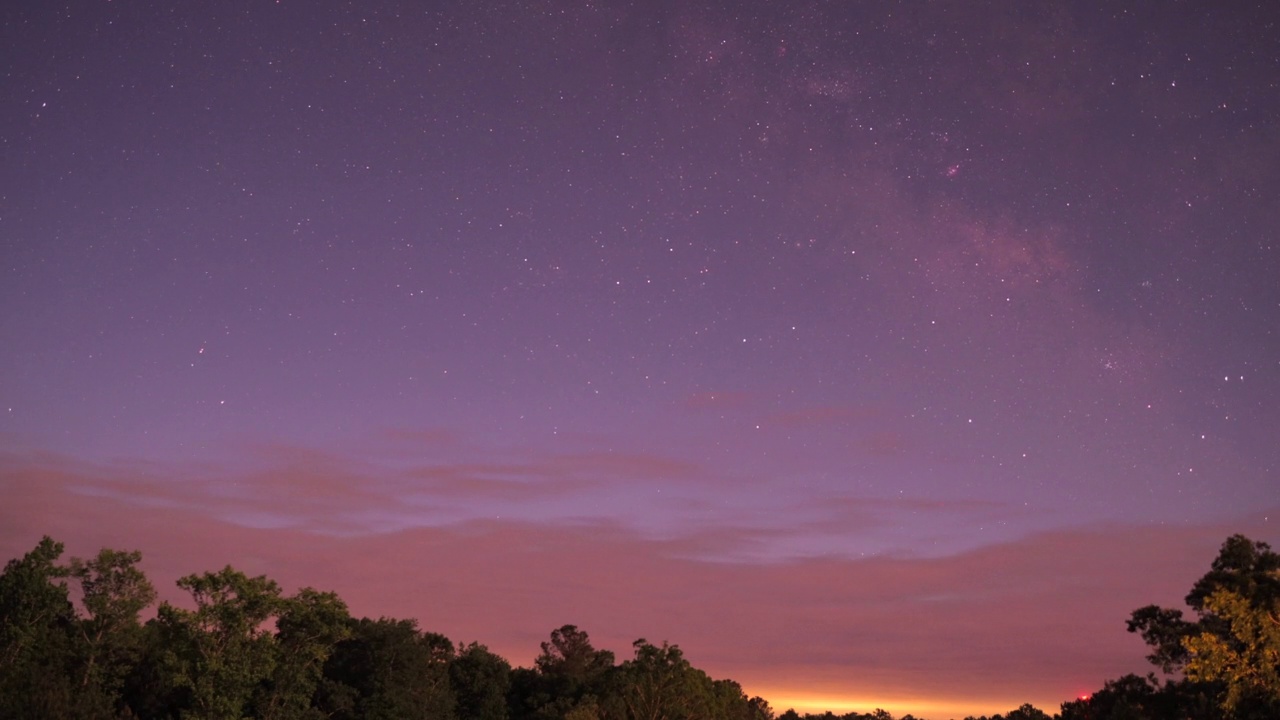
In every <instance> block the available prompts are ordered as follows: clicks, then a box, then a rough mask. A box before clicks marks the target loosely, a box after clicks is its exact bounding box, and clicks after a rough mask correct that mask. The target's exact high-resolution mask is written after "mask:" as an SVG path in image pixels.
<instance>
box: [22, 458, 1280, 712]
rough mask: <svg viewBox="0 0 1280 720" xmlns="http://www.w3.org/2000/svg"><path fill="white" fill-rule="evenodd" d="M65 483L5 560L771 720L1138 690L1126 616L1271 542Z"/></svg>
mask: <svg viewBox="0 0 1280 720" xmlns="http://www.w3.org/2000/svg"><path fill="white" fill-rule="evenodd" d="M83 470H84V468H83V467H79V466H74V465H69V466H68V467H63V468H56V467H50V466H49V464H48V463H46V465H45V466H44V467H42V468H41V467H32V466H30V465H26V466H20V465H17V464H15V463H13V462H6V463H5V464H4V466H3V469H2V470H0V491H2V492H3V494H4V497H5V498H6V502H5V504H4V505H3V507H2V508H0V551H3V552H4V553H5V555H6V557H14V556H17V555H20V554H21V553H23V552H26V551H27V550H29V549H30V548H31V547H32V546H33V545H34V544H35V542H36V540H38V538H39V536H40V535H42V534H49V535H52V536H53V537H55V538H57V539H60V540H64V541H65V542H66V543H67V544H68V549H69V552H70V553H71V554H75V555H81V556H83V555H88V554H91V553H93V552H94V551H96V549H97V548H98V547H101V546H110V547H116V548H121V549H140V550H142V551H143V553H144V568H145V569H146V570H147V571H148V572H149V573H150V574H151V576H152V577H153V579H154V580H155V581H156V582H157V585H158V586H160V587H161V588H163V593H164V597H167V598H170V599H173V598H175V597H176V594H175V590H174V588H173V585H172V583H173V581H174V580H175V579H176V578H177V577H179V576H181V575H183V574H187V573H190V572H197V571H204V570H209V569H215V568H218V567H221V566H223V565H225V564H227V563H231V564H233V565H235V566H237V567H239V568H241V569H243V570H245V571H247V572H251V573H265V574H267V575H270V576H271V577H273V578H275V579H277V580H278V581H280V582H281V583H282V584H283V585H284V586H285V587H286V588H290V589H293V588H297V587H300V586H304V585H309V586H315V587H320V588H324V589H333V590H336V591H337V592H338V593H339V594H340V595H342V597H343V598H345V599H346V600H347V601H348V602H349V603H350V605H351V607H352V608H353V610H354V611H355V612H356V613H359V614H366V615H371V616H379V615H387V616H394V617H416V618H419V619H420V620H421V622H422V624H423V626H424V627H425V628H428V629H431V630H434V631H438V632H443V633H445V634H446V635H448V636H449V637H451V638H452V639H454V640H458V641H470V640H479V641H482V642H485V643H487V644H489V645H490V646H491V647H493V648H494V649H495V651H497V652H500V653H502V654H504V655H505V656H507V657H508V658H509V659H511V660H512V661H513V662H516V663H528V662H529V661H530V660H531V658H532V656H533V655H534V653H536V650H537V643H538V642H539V641H540V640H541V639H544V638H545V635H546V633H547V632H549V630H550V629H551V628H553V627H557V626H559V625H561V624H564V623H568V622H572V623H575V624H578V625H579V626H581V627H583V628H584V629H586V630H588V631H589V632H590V633H591V634H592V637H593V638H594V639H595V640H596V641H597V644H598V645H600V646H602V647H608V648H610V649H613V650H615V651H617V652H618V653H619V654H620V655H624V656H625V654H626V649H627V647H628V646H629V643H630V641H631V640H633V639H634V638H636V637H641V636H643V637H647V638H649V639H651V640H661V639H666V640H670V641H672V642H675V643H678V644H679V645H681V647H682V648H684V649H685V651H686V653H687V655H688V656H689V658H690V659H691V660H692V661H693V662H694V663H695V664H696V665H698V666H699V667H703V668H704V669H706V670H708V671H709V672H711V673H712V674H713V675H715V676H718V677H732V678H734V679H737V680H739V681H741V682H742V683H743V684H744V685H745V686H746V688H747V689H748V690H749V691H750V692H753V693H762V694H765V695H766V696H767V697H768V696H770V695H772V696H774V697H775V705H777V706H779V707H780V708H781V707H785V706H786V705H787V704H797V703H804V702H807V701H806V700H805V698H810V699H813V698H826V700H824V701H823V702H828V703H834V702H838V701H839V700H840V699H841V698H844V699H845V701H855V700H856V701H857V702H864V703H865V704H864V705H862V707H864V708H865V709H870V707H871V706H874V705H877V704H878V705H881V706H884V707H889V708H891V709H894V710H896V711H897V712H906V711H912V708H915V709H916V710H915V711H916V712H917V713H918V714H925V713H924V712H922V709H929V712H928V714H929V715H930V716H933V717H946V716H947V714H948V713H949V712H950V713H952V714H955V715H961V714H965V713H968V712H973V711H974V710H973V708H983V709H984V710H983V711H985V712H995V711H1003V710H1007V709H1009V708H1010V707H1014V706H1016V705H1017V704H1018V703H1020V702H1024V701H1030V702H1034V703H1036V704H1037V705H1040V706H1041V707H1045V708H1048V709H1053V708H1055V707H1056V704H1057V703H1058V702H1060V701H1062V700H1065V699H1068V698H1070V697H1073V696H1074V695H1075V694H1078V693H1079V692H1083V691H1088V690H1092V689H1096V688H1097V687H1099V686H1100V685H1101V683H1102V681H1103V680H1105V679H1107V678H1109V677H1114V676H1117V675H1119V674H1122V673H1125V672H1133V671H1138V672H1141V671H1144V670H1145V669H1146V668H1145V663H1144V661H1143V660H1142V656H1143V654H1144V653H1143V648H1142V647H1141V643H1140V642H1139V641H1138V640H1137V639H1136V638H1134V637H1133V636H1131V635H1128V634H1127V633H1125V632H1124V619H1125V618H1126V617H1127V615H1128V613H1129V612H1130V611H1131V610H1133V609H1134V608H1136V607H1139V606H1141V605H1145V604H1147V603H1153V602H1154V603H1161V604H1176V603H1177V602H1178V601H1179V600H1180V598H1181V597H1182V595H1183V594H1185V592H1186V590H1187V589H1188V588H1189V587H1190V585H1191V583H1192V582H1193V581H1194V580H1195V579H1196V578H1197V577H1199V576H1200V575H1201V574H1203V572H1204V571H1205V570H1206V569H1207V568H1208V564H1209V562H1210V560H1211V559H1212V558H1213V556H1214V554H1215V552H1216V548H1217V545H1218V544H1219V543H1220V542H1221V541H1222V540H1223V539H1224V538H1225V537H1226V536H1227V535H1228V534H1230V533H1232V532H1245V533H1247V534H1251V535H1252V536H1254V537H1257V538H1259V539H1270V538H1268V533H1271V534H1274V530H1273V529H1272V528H1271V527H1270V525H1268V524H1267V523H1266V521H1265V520H1263V519H1261V518H1254V519H1248V520H1241V521H1239V522H1237V523H1233V524H1229V525H1228V524H1204V525H1187V526H1154V527H1153V526H1133V527H1127V526H1107V527H1095V528H1083V529H1076V530H1070V531H1058V532H1051V533H1043V534H1038V535H1035V536H1032V537H1029V538H1026V539H1024V540H1021V541H1017V542H1008V543H1002V544H994V545H991V546H988V547H984V548H981V549H977V550H973V551H970V552H965V553H961V554H958V555H952V556H948V557H938V558H900V557H886V556H878V557H872V558H867V559H852V558H840V557H829V558H820V559H810V560H797V561H776V562H768V563H759V562H706V561H699V560H696V559H691V558H695V557H705V556H706V554H707V553H706V551H707V550H708V548H711V547H716V546H717V545H724V544H734V543H740V542H742V541H744V539H749V538H750V529H749V528H742V527H739V528H724V529H721V528H719V527H705V528H703V529H702V531H701V532H700V533H698V534H695V535H690V536H688V537H684V538H677V539H654V538H651V537H645V536H641V535H637V534H635V533H634V532H632V531H629V530H627V529H625V528H623V527H620V526H617V525H614V524H610V523H603V522H599V523H576V524H530V523H515V522H501V523H500V522H493V521H487V522H481V521H472V522H467V523H463V524H458V525H451V526H446V527H433V528H428V527H420V528H414V529H408V530H401V531H396V532H386V533H374V534H358V535H357V534H352V535H346V536H334V535H322V534H316V533H313V532H308V531H306V530H303V529H298V528H276V529H265V528H246V527H243V526H239V525H235V524H233V523H230V522H227V521H225V520H221V519H218V518H217V517H214V516H210V515H208V514H206V513H204V512H201V511H200V509H199V508H196V507H192V506H191V505H189V504H178V503H175V504H163V503H157V504H153V505H148V506H140V505H138V504H136V503H132V502H130V500H129V498H128V497H125V496H119V497H117V496H105V497H104V496H91V495H86V494H83V493H77V492H76V491H75V490H74V488H76V487H84V486H96V485H101V484H104V483H105V482H108V481H106V480H103V479H102V478H92V477H86V476H84V475H83V474H82V473H81V471H83ZM111 481H114V479H112V480H111ZM304 488H305V484H304V483H303V482H302V481H301V479H299V480H298V489H299V492H300V493H301V492H303V489H304ZM766 532H768V531H766ZM774 532H776V530H774ZM735 535H736V536H737V537H735ZM812 701H813V702H818V701H817V700H812Z"/></svg>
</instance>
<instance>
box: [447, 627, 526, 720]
mask: <svg viewBox="0 0 1280 720" xmlns="http://www.w3.org/2000/svg"><path fill="white" fill-rule="evenodd" d="M449 682H450V684H451V686H452V687H453V695H454V698H455V699H456V700H457V713H458V717H460V718H466V719H467V720H507V715H508V713H507V693H508V692H509V691H510V690H511V664H510V663H508V662H507V661H506V660H504V659H503V658H501V657H499V656H497V655H495V654H493V653H491V652H489V648H487V647H485V646H484V645H480V644H478V643H474V642H473V643H471V644H470V645H459V646H458V652H457V655H455V656H454V658H453V661H452V662H450V663H449Z"/></svg>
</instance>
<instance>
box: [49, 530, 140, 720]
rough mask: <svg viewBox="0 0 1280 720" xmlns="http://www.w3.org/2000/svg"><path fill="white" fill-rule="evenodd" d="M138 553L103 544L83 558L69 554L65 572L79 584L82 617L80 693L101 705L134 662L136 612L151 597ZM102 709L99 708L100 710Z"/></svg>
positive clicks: (110, 698) (109, 699)
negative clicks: (69, 557) (105, 546)
mask: <svg viewBox="0 0 1280 720" xmlns="http://www.w3.org/2000/svg"><path fill="white" fill-rule="evenodd" d="M141 561H142V553H140V552H137V551H133V552H122V551H119V550H111V549H108V548H103V549H102V550H101V551H99V552H98V555H97V556H96V557H94V558H90V559H88V560H83V559H80V558H72V559H71V563H70V567H69V569H68V576H69V577H70V578H71V579H73V580H75V581H76V582H78V583H79V585H80V590H81V605H82V606H83V607H84V610H85V617H84V618H83V619H82V620H80V621H79V622H78V623H77V633H76V635H77V638H78V640H79V644H80V651H79V652H78V653H77V656H78V657H77V659H78V661H79V664H80V668H79V671H78V673H77V674H78V676H79V682H78V685H79V687H80V688H81V692H83V693H86V694H88V695H95V694H96V695H97V696H98V697H99V698H101V702H102V704H103V707H104V708H105V707H109V706H111V705H114V704H115V702H116V701H117V699H118V697H119V695H120V691H121V688H122V686H123V684H124V679H125V676H126V675H127V674H128V673H129V672H130V670H131V668H132V667H133V666H134V665H135V664H136V663H137V661H138V655H139V652H140V647H139V643H140V642H141V629H142V626H141V624H140V623H139V621H138V614H139V613H141V612H142V610H143V609H144V608H146V607H147V606H148V605H150V604H151V603H152V602H154V601H155V599H156V590H155V587H154V586H152V584H151V581H150V580H148V579H147V576H146V575H145V574H144V573H143V572H142V570H140V569H139V568H138V567H137V565H138V563H139V562H141ZM100 712H105V710H100Z"/></svg>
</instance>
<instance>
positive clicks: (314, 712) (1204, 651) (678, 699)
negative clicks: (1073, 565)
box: [0, 535, 1280, 720]
mask: <svg viewBox="0 0 1280 720" xmlns="http://www.w3.org/2000/svg"><path fill="white" fill-rule="evenodd" d="M62 554H63V546H62V544H61V543H58V542H56V541H54V540H52V539H50V538H47V537H46V538H44V539H43V540H41V541H40V543H39V544H38V545H36V547H35V548H34V549H32V550H31V552H29V553H27V554H26V555H25V556H23V557H22V558H19V559H14V560H11V561H10V562H9V563H8V564H7V565H6V567H5V569H4V573H3V575H0V718H6V719H9V720H26V719H28V718H30V719H33V720H34V719H36V718H40V719H58V720H62V719H65V718H104V719H105V718H140V719H143V720H151V719H160V718H174V719H177V718H182V719H191V720H240V719H241V718H255V719H261V720H285V719H290V720H302V719H306V720H319V719H322V718H329V719H332V720H356V719H358V718H359V719H368V720H383V719H385V720H393V719H394V720H404V719H408V718H430V719H432V720H597V719H598V720H703V719H705V720H774V719H775V717H776V720H892V716H891V715H890V714H889V713H887V712H884V711H883V710H875V711H873V712H870V713H865V714H858V713H849V714H846V715H834V714H832V713H826V714H822V715H814V714H809V715H801V714H798V713H796V712H795V711H794V710H788V711H786V712H784V713H782V714H780V715H777V716H775V714H774V711H773V709H772V708H770V707H769V703H768V702H766V701H765V700H764V699H762V698H759V697H748V696H747V695H746V693H744V692H743V690H742V687H741V686H739V685H738V683H736V682H734V681H732V680H713V679H712V678H711V677H710V676H708V675H707V673H705V672H703V671H702V670H699V669H698V668H695V667H693V666H692V665H691V664H690V663H689V661H688V660H686V659H685V657H684V655H683V653H682V652H681V650H680V648H679V647H678V646H676V645H670V644H668V643H666V642H663V643H662V644H661V645H656V644H653V643H650V642H648V641H646V640H643V639H641V640H637V641H635V643H633V646H632V657H631V658H629V659H627V660H624V661H622V662H618V661H617V659H616V658H615V657H614V654H613V653H612V652H610V651H608V650H599V649H596V648H595V647H594V646H592V644H591V640H590V638H589V637H588V636H587V633H586V632H583V631H582V630H580V629H578V628H577V627H575V626H573V625H565V626H564V627H561V628H558V629H556V630H553V631H552V632H551V635H550V638H549V639H548V640H547V641H546V642H544V643H542V646H541V653H540V654H539V655H538V656H537V658H536V659H535V661H534V663H533V667H529V668H523V667H512V665H511V664H510V663H509V662H508V661H507V660H505V659H503V658H502V657H499V656H498V655H496V654H494V653H492V652H490V651H489V650H488V649H487V648H486V647H485V646H484V645H480V644H477V643H474V642H473V643H470V644H455V643H454V642H452V641H451V640H450V639H448V638H446V637H444V636H443V635H439V634H436V633H432V632H427V631H424V630H422V629H421V628H419V627H418V625H417V621H415V620H412V619H407V620H397V619H392V618H380V619H377V620H372V619H369V618H358V619H357V618H353V617H352V616H351V615H350V614H349V612H348V610H347V606H346V605H345V604H344V603H343V601H342V599H341V598H339V597H338V596H337V595H336V594H334V593H331V592H321V591H318V590H313V589H310V588H306V589H303V590H300V591H298V592H297V593H296V594H294V595H290V596H286V595H284V594H283V593H282V592H281V589H280V587H279V585H277V584H276V583H275V582H274V581H272V580H270V579H268V578H266V577H262V576H259V577H249V576H247V575H245V574H244V573H242V572H239V571H237V570H235V569H233V568H231V567H227V568H224V569H222V570H219V571H217V572H206V573H203V574H198V575H189V576H187V577H184V578H182V579H181V580H179V581H178V586H179V587H180V588H181V589H182V590H184V591H186V592H187V593H189V594H190V596H191V605H192V606H193V608H194V609H184V608H181V607H178V606H175V605H172V604H170V603H167V602H166V603H161V604H160V605H159V607H158V608H157V609H156V611H155V616H154V618H153V619H151V620H149V621H147V622H145V623H143V622H141V620H140V616H141V615H142V614H143V611H144V610H145V609H146V608H148V607H150V606H151V605H152V604H153V603H154V602H155V599H156V592H155V589H154V587H153V586H152V584H151V582H150V581H149V580H148V579H147V577H146V575H145V574H143V573H142V571H141V570H140V569H139V568H138V563H139V561H140V560H141V555H140V554H139V553H137V552H121V551H117V550H109V549H104V550H102V551H101V552H100V553H99V554H98V555H97V556H96V557H93V558H89V559H81V558H72V559H70V560H69V561H66V562H65V563H64V562H61V557H62ZM1186 603H1187V606H1188V607H1190V608H1191V609H1192V610H1193V611H1194V613H1195V618H1194V619H1188V618H1185V617H1184V616H1183V613H1182V612H1181V611H1179V610H1171V609H1167V608H1161V607H1156V606H1154V605H1153V606H1148V607H1144V608H1141V609H1139V610H1136V611H1134V612H1133V614H1132V616H1131V618H1130V619H1129V621H1128V624H1129V631H1130V632H1135V633H1139V634H1140V635H1141V636H1142V637H1143V639H1144V640H1146V642H1147V644H1148V645H1149V647H1150V648H1151V654H1150V656H1149V659H1150V660H1151V662H1152V663H1153V664H1154V665H1155V666H1156V667H1158V668H1159V669H1160V670H1162V671H1163V672H1164V673H1165V677H1167V678H1169V679H1161V678H1159V677H1157V676H1156V675H1155V674H1151V675H1148V676H1147V677H1139V676H1136V675H1127V676H1125V677H1122V678H1118V679H1116V680H1112V681H1109V682H1107V683H1106V684H1105V685H1104V686H1103V687H1102V688H1101V689H1099V690H1098V691H1097V692H1096V693H1094V694H1093V695H1092V696H1090V697H1088V698H1083V699H1079V700H1073V701H1070V702H1067V703H1064V704H1063V705H1062V707H1061V710H1060V712H1059V714H1057V715H1054V716H1050V715H1048V714H1047V713H1045V712H1043V711H1041V710H1039V709H1037V708H1035V707H1032V706H1030V705H1023V706H1022V707H1020V708H1017V709H1015V710H1012V711H1010V712H1009V713H1007V714H1005V715H1003V716H1002V715H996V716H994V717H992V718H989V719H988V720H997V719H1000V720H1047V719H1048V718H1050V717H1059V718H1062V719H1063V720H1122V719H1123V720H1137V719H1144V718H1151V719H1152V720H1156V719H1159V720H1164V719H1169V720H1172V719H1174V718H1178V719H1191V720H1201V719H1203V720H1228V719H1236V718H1239V719H1241V720H1254V719H1257V720H1263V719H1266V720H1275V719H1276V718H1280V556H1277V554H1276V553H1275V552H1273V551H1272V550H1271V548H1270V547H1269V546H1268V545H1267V544H1266V543H1261V542H1254V541H1251V540H1249V539H1248V538H1245V537H1243V536H1240V535H1235V536H1232V537H1230V538H1228V539H1227V541H1226V542H1225V543H1223V546H1222V549H1221V551H1220V553H1219V555H1218V557H1217V559H1215V560H1214V562H1213V565H1212V567H1211V569H1210V570H1209V572H1208V573H1207V574H1205V576H1204V577H1202V578H1201V579H1200V580H1199V581H1198V582H1196V584H1195V586H1194V587H1193V588H1192V590H1191V593H1190V594H1189V595H1188V596H1187V598H1186ZM922 692H927V688H922ZM902 720H913V719H911V716H909V715H908V716H906V717H904V718H902Z"/></svg>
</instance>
